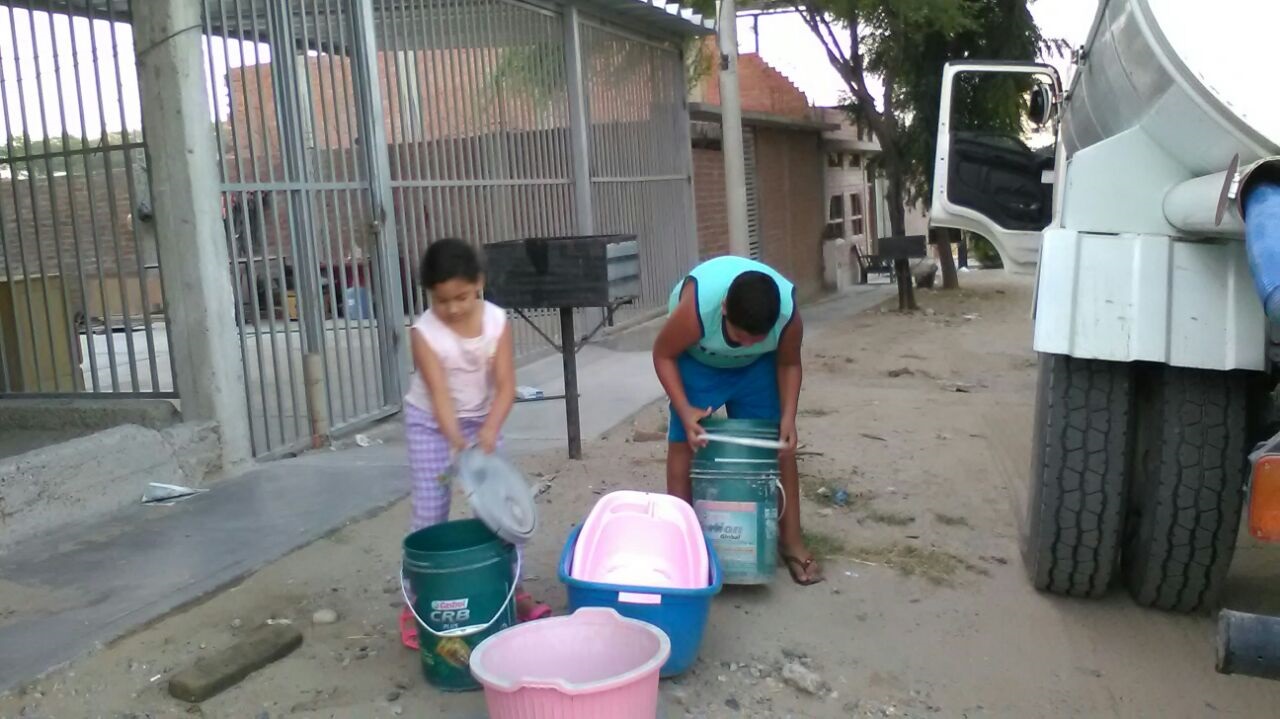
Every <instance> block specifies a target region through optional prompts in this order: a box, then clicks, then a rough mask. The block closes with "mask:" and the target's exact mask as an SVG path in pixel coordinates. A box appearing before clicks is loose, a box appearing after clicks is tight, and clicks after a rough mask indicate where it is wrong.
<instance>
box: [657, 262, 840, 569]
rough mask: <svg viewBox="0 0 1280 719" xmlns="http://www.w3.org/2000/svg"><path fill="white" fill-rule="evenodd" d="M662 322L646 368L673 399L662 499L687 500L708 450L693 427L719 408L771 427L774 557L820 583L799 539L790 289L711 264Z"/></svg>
mask: <svg viewBox="0 0 1280 719" xmlns="http://www.w3.org/2000/svg"><path fill="white" fill-rule="evenodd" d="M668 308H669V313H668V316H667V322H666V324H665V325H664V326H663V328H662V331H661V332H659V333H658V338H657V340H656V341H655V342H654V345H653V366H654V369H655V370H656V371H657V373H658V380H659V381H660V382H661V383H662V387H663V389H665V390H666V392H667V397H668V398H669V399H670V400H671V423H670V428H669V430H668V433H667V440H668V443H669V444H668V446H667V493H669V494H671V495H674V496H676V497H680V498H681V499H683V500H685V501H686V502H692V499H693V488H692V484H691V482H690V478H689V471H690V469H691V467H692V464H693V455H694V452H695V451H696V450H698V449H700V448H701V447H703V446H705V445H706V440H705V439H702V438H701V437H702V434H703V433H702V429H701V427H700V426H699V422H700V421H701V420H703V419H704V418H706V417H707V416H708V415H710V414H712V413H713V412H714V411H715V410H716V409H718V408H720V407H725V408H726V410H727V411H728V414H729V416H730V417H733V418H739V419H766V420H773V421H775V422H778V424H779V428H780V435H779V437H780V439H781V440H782V442H783V444H784V445H785V447H784V449H783V450H782V451H781V452H780V453H779V455H778V465H779V469H780V470H781V473H782V487H783V495H784V499H785V505H786V506H785V510H784V512H783V515H782V517H781V520H780V522H779V527H778V535H779V536H778V553H779V555H780V556H781V557H782V559H783V561H784V562H785V563H786V565H787V570H788V571H789V572H790V573H791V578H792V579H793V580H795V582H796V583H797V584H802V585H808V584H815V583H817V582H820V581H822V569H821V567H820V566H819V565H818V563H817V560H816V559H815V558H814V556H813V554H812V553H810V552H809V550H808V548H807V547H806V546H805V543H804V536H803V534H802V533H801V531H800V476H799V470H798V468H797V466H796V446H797V444H798V440H797V435H796V410H797V405H798V404H799V401H800V384H801V381H802V378H803V370H802V367H801V363H800V347H801V344H802V342H803V339H804V324H803V323H802V322H801V320H800V311H799V309H798V308H797V307H796V302H795V286H794V285H792V284H791V282H789V281H788V280H787V279H786V278H785V277H783V276H782V275H781V274H779V273H778V272H777V271H776V270H774V269H773V268H771V267H769V266H768V265H765V264H762V263H760V262H756V261H754V260H749V259H746V258H743V257H717V258H715V259H712V260H708V261H706V262H704V263H702V264H700V265H698V266H697V267H695V268H694V269H693V270H692V271H691V272H690V273H689V275H688V276H687V277H685V278H684V279H683V280H681V282H680V283H679V284H678V285H676V287H675V289H673V290H672V292H671V299H670V301H669V303H668Z"/></svg>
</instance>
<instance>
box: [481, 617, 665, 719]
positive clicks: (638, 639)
mask: <svg viewBox="0 0 1280 719" xmlns="http://www.w3.org/2000/svg"><path fill="white" fill-rule="evenodd" d="M670 653H671V640H670V639H668V638H667V635H666V634H664V633H663V632H662V630H660V629H658V628H657V627H654V626H653V625H651V624H646V623H645V622H640V621H636V620H634V619H626V618H624V617H622V615H620V614H618V613H617V612H615V611H614V610H612V609H605V608H599V607H588V608H584V609H579V610H578V611H576V612H574V613H573V614H571V615H569V616H567V617H551V618H548V619H540V620H538V621H536V622H529V623H527V624H517V625H516V626H513V627H511V628H509V629H504V630H503V631H501V632H498V633H497V634H495V635H493V636H492V637H489V638H488V639H486V640H484V641H483V642H481V643H480V646H478V647H476V648H475V649H474V650H473V651H472V652H471V674H472V675H473V676H474V677H475V678H476V680H477V681H479V682H480V684H481V685H483V686H484V701H485V705H486V706H487V707H488V708H489V716H490V719H604V718H605V717H608V719H653V717H654V716H655V715H656V714H657V711H658V670H659V669H661V668H662V664H663V662H665V661H666V660H667V656H668V655H669V654H670Z"/></svg>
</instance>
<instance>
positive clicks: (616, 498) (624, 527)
mask: <svg viewBox="0 0 1280 719" xmlns="http://www.w3.org/2000/svg"><path fill="white" fill-rule="evenodd" d="M708 561H709V560H708V559H707V540H706V538H705V537H704V536H703V534H702V527H701V526H700V525H699V524H698V515H697V514H695V513H694V511H693V507H690V506H689V505H688V504H687V503H686V502H684V501H683V500H681V499H677V498H676V497H672V496H669V495H666V494H649V493H647V492H634V491H630V490H623V491H619V492H612V493H610V494H606V495H605V496H603V497H601V498H600V500H599V501H598V502H596V506H595V507H594V508H592V510H591V514H589V515H587V521H586V522H584V523H583V525H582V531H581V532H580V533H579V535H578V544H577V546H575V547H574V549H573V566H572V568H571V569H570V576H571V577H573V578H574V579H580V580H582V581H584V582H597V583H601V584H621V585H627V586H636V587H656V588H664V589H703V588H705V587H706V586H707V577H709V576H710V565H709V564H708Z"/></svg>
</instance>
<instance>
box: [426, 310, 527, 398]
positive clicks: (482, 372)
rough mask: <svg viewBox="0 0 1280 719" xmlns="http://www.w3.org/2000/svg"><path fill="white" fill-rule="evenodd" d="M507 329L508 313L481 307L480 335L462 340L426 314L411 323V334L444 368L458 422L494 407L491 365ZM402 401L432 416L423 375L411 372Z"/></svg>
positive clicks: (438, 320)
mask: <svg viewBox="0 0 1280 719" xmlns="http://www.w3.org/2000/svg"><path fill="white" fill-rule="evenodd" d="M506 327H507V313H506V312H505V311H503V309H502V308H501V307H498V306H497V305H494V304H491V303H489V302H485V303H484V317H483V319H482V320H481V329H480V334H479V335H478V336H476V337H462V336H460V335H458V333H456V332H454V331H453V330H452V329H450V328H449V326H448V325H446V324H444V323H443V322H441V321H440V319H439V318H438V317H436V315H435V313H433V312H432V311H431V310H427V311H426V312H424V313H422V316H421V317H419V318H418V320H417V321H416V322H414V323H413V331H415V332H417V333H418V334H419V336H421V337H422V338H423V339H424V340H426V342H427V346H429V347H430V348H431V351H432V352H435V353H436V358H437V359H438V360H439V361H440V364H441V366H443V367H444V377H445V382H446V383H447V384H448V386H449V397H450V399H452V400H453V410H454V412H456V413H457V416H458V417H459V418H466V417H483V416H485V415H487V414H489V407H490V406H491V405H492V404H493V365H494V359H495V358H496V357H497V354H498V341H499V340H500V339H502V333H503V331H504V330H505V329H506ZM404 399H405V401H406V402H408V403H409V404H411V405H413V406H414V407H417V408H418V409H420V410H423V411H424V412H427V413H428V414H432V413H433V412H434V410H433V408H432V406H431V393H430V392H429V391H428V390H427V383H426V382H425V381H423V379H422V375H421V374H419V373H417V372H414V374H413V377H412V378H410V380H409V393H408V394H407V395H405V398H404Z"/></svg>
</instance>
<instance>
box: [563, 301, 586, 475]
mask: <svg viewBox="0 0 1280 719" xmlns="http://www.w3.org/2000/svg"><path fill="white" fill-rule="evenodd" d="M560 356H561V358H563V360H564V421H565V430H566V432H568V434H569V459H582V421H581V418H580V417H579V416H578V347H577V340H576V339H575V337H574V333H573V308H572V307H561V308H560Z"/></svg>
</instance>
